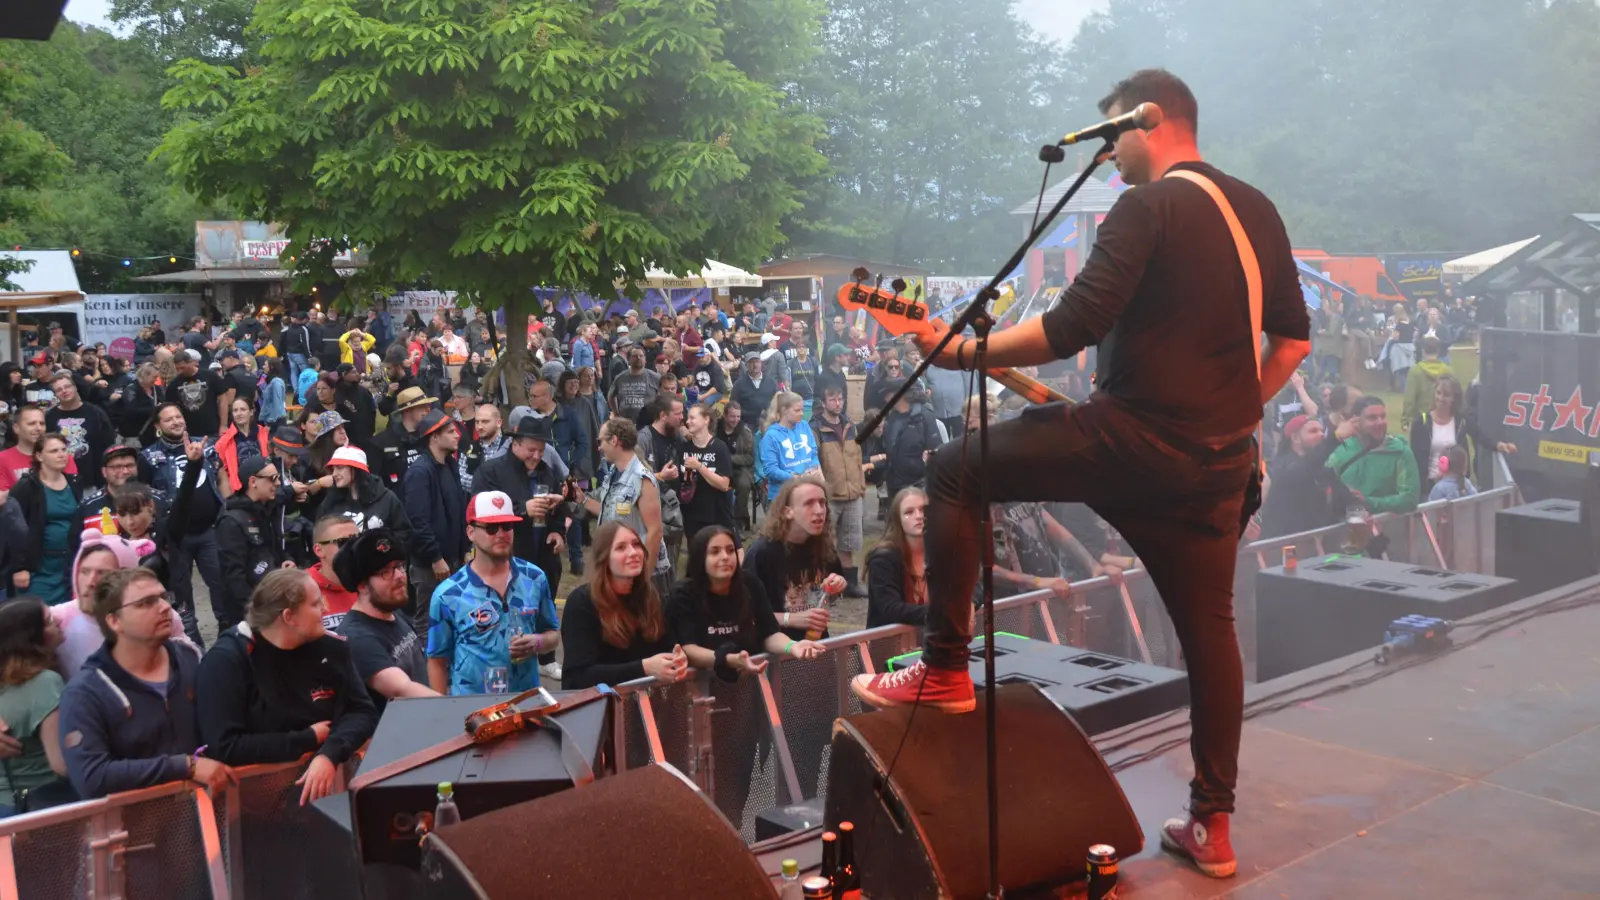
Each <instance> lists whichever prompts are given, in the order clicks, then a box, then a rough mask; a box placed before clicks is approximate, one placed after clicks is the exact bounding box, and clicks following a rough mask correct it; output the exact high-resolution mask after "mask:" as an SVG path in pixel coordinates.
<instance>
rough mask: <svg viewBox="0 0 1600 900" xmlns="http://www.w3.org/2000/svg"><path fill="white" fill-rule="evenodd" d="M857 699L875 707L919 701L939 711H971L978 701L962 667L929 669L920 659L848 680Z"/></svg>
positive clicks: (903, 704)
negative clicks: (886, 670)
mask: <svg viewBox="0 0 1600 900" xmlns="http://www.w3.org/2000/svg"><path fill="white" fill-rule="evenodd" d="M850 689H851V690H853V691H855V693H856V696H857V697H860V698H861V702H863V703H866V704H869V705H871V706H875V707H877V708H878V709H888V708H889V707H891V706H908V705H911V704H921V705H923V706H931V707H933V708H934V709H937V710H939V711H940V712H947V713H965V712H972V710H973V708H974V707H976V706H977V705H978V700H977V696H976V695H975V694H974V693H973V691H972V675H971V674H969V673H968V672H967V670H966V669H933V668H929V667H928V666H925V665H923V664H922V663H920V662H919V663H917V664H916V665H914V666H911V667H910V668H906V669H901V670H899V671H897V672H889V673H886V674H883V675H857V676H856V677H855V678H853V679H851V681H850Z"/></svg>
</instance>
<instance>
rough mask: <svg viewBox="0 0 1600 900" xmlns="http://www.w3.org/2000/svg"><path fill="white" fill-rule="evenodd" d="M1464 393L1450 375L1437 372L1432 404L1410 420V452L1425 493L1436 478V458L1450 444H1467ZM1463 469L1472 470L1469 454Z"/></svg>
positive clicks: (1440, 456)
mask: <svg viewBox="0 0 1600 900" xmlns="http://www.w3.org/2000/svg"><path fill="white" fill-rule="evenodd" d="M1468 430H1469V426H1468V422H1467V411H1466V395H1465V392H1463V391H1462V389H1461V382H1460V381H1458V380H1457V379H1456V377H1455V376H1454V375H1449V374H1445V375H1440V376H1439V377H1438V378H1437V379H1435V380H1434V383H1433V406H1432V407H1430V408H1429V409H1428V410H1427V411H1426V412H1423V413H1420V414H1419V415H1417V416H1416V417H1415V418H1413V419H1412V420H1411V429H1410V435H1411V455H1412V456H1414V457H1416V460H1417V483H1418V484H1419V485H1421V486H1422V488H1421V492H1422V496H1424V497H1426V496H1428V492H1429V491H1431V490H1433V486H1434V485H1435V484H1437V483H1438V481H1439V460H1440V459H1441V458H1443V456H1444V455H1445V454H1446V453H1448V452H1449V451H1450V448H1452V447H1461V448H1463V449H1465V448H1466V447H1467V434H1468ZM1466 471H1468V472H1471V471H1472V462H1471V457H1470V455H1469V456H1468V460H1467V468H1466Z"/></svg>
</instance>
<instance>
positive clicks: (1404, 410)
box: [1400, 359, 1455, 429]
mask: <svg viewBox="0 0 1600 900" xmlns="http://www.w3.org/2000/svg"><path fill="white" fill-rule="evenodd" d="M1454 374H1455V370H1454V369H1452V368H1450V364H1449V363H1446V362H1440V361H1439V360H1437V359H1425V360H1423V361H1421V362H1419V363H1417V364H1416V365H1414V366H1412V367H1411V370H1410V371H1409V372H1407V373H1406V393H1405V399H1404V400H1403V401H1402V402H1401V404H1400V427H1401V428H1402V429H1410V428H1411V423H1412V421H1413V420H1415V419H1416V417H1417V416H1420V415H1422V414H1423V413H1425V412H1427V411H1428V410H1430V409H1433V386H1434V385H1436V384H1438V383H1439V376H1440V375H1454Z"/></svg>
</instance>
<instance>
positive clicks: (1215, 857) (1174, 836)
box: [1161, 813, 1239, 878]
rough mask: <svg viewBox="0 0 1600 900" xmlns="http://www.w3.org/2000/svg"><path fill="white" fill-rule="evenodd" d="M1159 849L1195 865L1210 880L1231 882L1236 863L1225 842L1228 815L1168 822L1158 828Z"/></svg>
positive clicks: (1213, 815) (1215, 814) (1229, 845)
mask: <svg viewBox="0 0 1600 900" xmlns="http://www.w3.org/2000/svg"><path fill="white" fill-rule="evenodd" d="M1161 846H1162V847H1163V848H1164V849H1166V850H1169V851H1171V852H1173V853H1176V854H1177V855H1179V856H1182V857H1185V858H1187V859H1189V860H1190V861H1192V862H1193V863H1194V864H1195V867H1196V868H1198V869H1199V870H1200V871H1201V872H1204V873H1205V874H1207V875H1210V876H1211V877H1212V878H1232V877H1233V873H1234V872H1236V871H1238V868H1239V862H1238V860H1236V859H1234V856H1233V843H1232V842H1231V841H1229V840H1228V814H1227V813H1212V814H1211V815H1209V816H1190V817H1189V818H1188V819H1168V820H1167V822H1166V824H1165V825H1162V826H1161Z"/></svg>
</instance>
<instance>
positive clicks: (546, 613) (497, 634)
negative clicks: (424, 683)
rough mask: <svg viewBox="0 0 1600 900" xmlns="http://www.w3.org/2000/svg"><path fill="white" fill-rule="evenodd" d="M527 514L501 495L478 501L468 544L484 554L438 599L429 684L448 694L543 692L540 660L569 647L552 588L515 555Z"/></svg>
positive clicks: (471, 509)
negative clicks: (518, 528) (562, 645)
mask: <svg viewBox="0 0 1600 900" xmlns="http://www.w3.org/2000/svg"><path fill="white" fill-rule="evenodd" d="M521 520H522V514H521V511H520V510H518V509H517V508H516V506H515V504H513V503H512V502H511V498H510V497H508V496H506V495H505V493H503V492H501V491H484V492H482V493H480V494H475V495H473V497H472V499H471V500H470V501H469V502H468V504H467V539H468V540H470V541H471V542H472V546H473V549H474V550H475V551H476V553H475V554H474V555H473V557H472V562H471V563H469V564H468V565H465V566H462V567H461V568H460V569H457V570H456V571H455V573H454V574H452V575H451V576H450V577H449V578H446V579H445V580H444V581H443V582H442V583H441V584H440V585H439V587H438V588H436V589H435V590H434V592H433V598H432V601H431V602H430V604H429V606H428V620H429V627H428V650H427V654H428V684H429V686H431V687H432V688H433V689H434V690H436V691H438V692H439V693H441V694H484V693H489V694H499V693H512V694H517V693H521V692H522V691H526V690H531V689H533V688H536V687H538V686H539V659H538V657H539V654H540V653H548V652H551V651H554V650H555V648H556V647H557V646H558V645H559V644H560V643H561V633H560V631H559V629H560V627H561V625H560V622H559V621H558V620H557V618H556V605H555V600H554V598H552V597H551V594H550V582H549V581H548V580H546V578H545V577H544V573H543V572H541V571H539V567H538V566H536V565H534V564H533V563H531V562H528V561H527V560H525V559H519V558H517V557H516V556H514V555H512V552H511V543H512V530H513V529H514V528H515V527H516V525H517V523H519V522H520V521H521Z"/></svg>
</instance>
